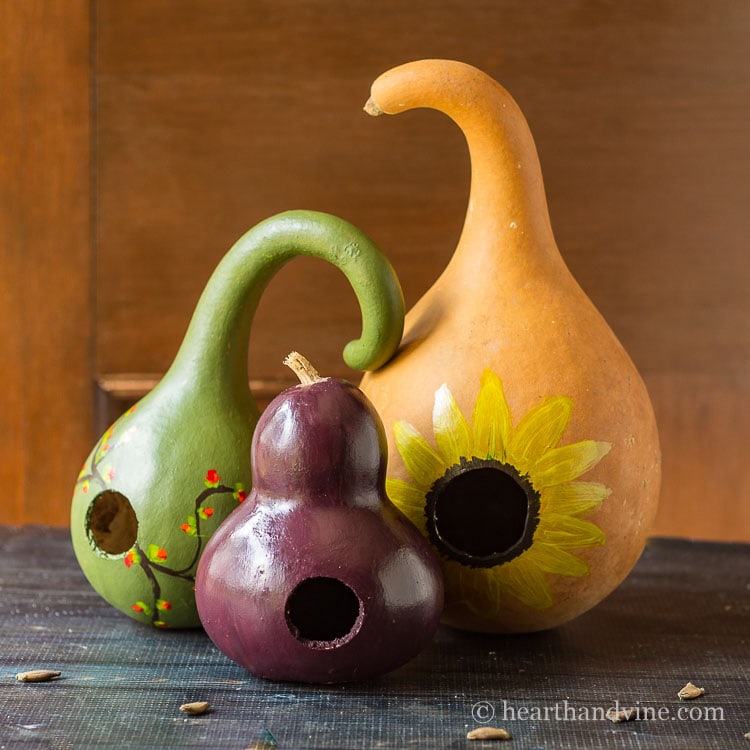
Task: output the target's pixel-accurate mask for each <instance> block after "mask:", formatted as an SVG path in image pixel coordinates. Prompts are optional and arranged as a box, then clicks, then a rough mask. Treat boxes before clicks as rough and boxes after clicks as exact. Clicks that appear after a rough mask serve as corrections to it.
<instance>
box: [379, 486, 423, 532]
mask: <svg viewBox="0 0 750 750" xmlns="http://www.w3.org/2000/svg"><path fill="white" fill-rule="evenodd" d="M385 492H386V495H388V497H389V498H390V499H391V502H393V504H394V505H395V506H396V507H397V508H398V509H399V510H400V511H401V512H402V513H404V514H405V515H406V516H407V518H408V519H409V520H410V521H411V522H412V523H413V524H414V525H415V526H416V527H417V528H418V529H419V530H420V531H422V532H425V531H426V529H427V521H426V517H425V512H424V509H425V502H426V501H425V496H424V492H422V491H421V490H420V489H419V488H417V487H415V486H414V485H413V484H409V483H408V482H404V481H403V480H401V479H391V478H390V477H388V478H387V479H386V480H385Z"/></svg>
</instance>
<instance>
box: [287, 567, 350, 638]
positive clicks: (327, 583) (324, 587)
mask: <svg viewBox="0 0 750 750" xmlns="http://www.w3.org/2000/svg"><path fill="white" fill-rule="evenodd" d="M286 622H287V626H288V628H289V630H290V632H291V633H292V635H293V636H294V637H295V638H297V640H299V641H301V642H302V643H304V644H305V645H307V646H309V647H310V648H323V649H330V648H336V647H338V646H342V645H343V644H344V643H347V642H348V641H350V640H351V639H352V638H353V637H354V636H355V635H356V634H357V632H358V630H359V628H360V626H361V624H362V603H361V602H360V599H359V597H358V596H357V595H356V594H355V593H354V591H353V590H352V589H351V588H350V587H349V586H347V585H346V584H345V583H344V582H343V581H339V580H338V579H337V578H330V577H327V576H316V577H313V578H306V579H304V580H303V581H301V582H300V583H299V584H297V586H296V587H295V588H294V590H293V591H292V592H291V594H290V595H289V597H288V598H287V600H286Z"/></svg>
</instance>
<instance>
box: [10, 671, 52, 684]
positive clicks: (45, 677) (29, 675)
mask: <svg viewBox="0 0 750 750" xmlns="http://www.w3.org/2000/svg"><path fill="white" fill-rule="evenodd" d="M61 674H62V672H58V671H57V670H56V669H32V670H30V671H28V672H19V673H18V674H17V675H16V679H17V680H18V681H19V682H49V681H50V680H54V679H55V677H59V676H60V675H61Z"/></svg>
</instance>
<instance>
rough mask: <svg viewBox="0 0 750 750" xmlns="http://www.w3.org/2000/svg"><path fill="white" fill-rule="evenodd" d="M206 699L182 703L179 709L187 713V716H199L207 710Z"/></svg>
mask: <svg viewBox="0 0 750 750" xmlns="http://www.w3.org/2000/svg"><path fill="white" fill-rule="evenodd" d="M208 708H209V703H208V701H195V702H194V703H183V704H182V705H181V706H180V711H182V712H183V713H186V714H188V716H200V715H201V714H205V713H206V711H208Z"/></svg>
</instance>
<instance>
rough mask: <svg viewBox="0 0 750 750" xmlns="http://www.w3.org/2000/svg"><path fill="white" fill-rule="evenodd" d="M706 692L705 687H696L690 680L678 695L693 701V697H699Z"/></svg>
mask: <svg viewBox="0 0 750 750" xmlns="http://www.w3.org/2000/svg"><path fill="white" fill-rule="evenodd" d="M705 692H706V691H705V690H704V689H703V688H700V687H696V686H695V685H693V683H692V682H688V684H687V685H685V687H684V688H682V690H680V692H679V693H677V697H678V698H679V699H680V700H681V701H691V700H693V698H697V697H698V696H700V695H703V693H705Z"/></svg>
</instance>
